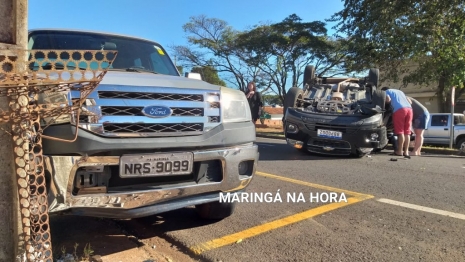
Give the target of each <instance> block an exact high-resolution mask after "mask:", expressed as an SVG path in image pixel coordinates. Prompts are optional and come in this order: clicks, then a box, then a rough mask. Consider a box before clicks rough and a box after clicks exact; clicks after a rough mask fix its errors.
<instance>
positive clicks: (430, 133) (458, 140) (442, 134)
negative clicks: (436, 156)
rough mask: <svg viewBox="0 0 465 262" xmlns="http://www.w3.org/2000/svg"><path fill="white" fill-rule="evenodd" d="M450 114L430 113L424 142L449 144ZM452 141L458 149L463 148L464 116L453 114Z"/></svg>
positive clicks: (464, 137)
mask: <svg viewBox="0 0 465 262" xmlns="http://www.w3.org/2000/svg"><path fill="white" fill-rule="evenodd" d="M450 120H451V115H450V114H449V113H434V114H431V115H430V119H429V122H428V126H427V129H426V130H425V133H424V135H423V136H424V144H432V145H449V143H450V130H451V124H452V123H451V121H450ZM453 128H454V142H453V144H454V145H455V146H456V147H457V148H458V149H460V150H465V116H464V115H463V114H454V127H453Z"/></svg>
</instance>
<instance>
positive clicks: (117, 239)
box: [50, 207, 218, 258]
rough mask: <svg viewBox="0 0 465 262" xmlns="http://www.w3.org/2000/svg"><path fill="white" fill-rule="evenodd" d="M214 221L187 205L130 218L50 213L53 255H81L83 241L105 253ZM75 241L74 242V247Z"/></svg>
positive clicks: (124, 249)
mask: <svg viewBox="0 0 465 262" xmlns="http://www.w3.org/2000/svg"><path fill="white" fill-rule="evenodd" d="M215 222H218V220H204V219H201V218H200V217H198V215H197V213H196V212H195V209H194V208H193V207H188V208H183V209H179V210H175V211H170V212H166V213H163V214H159V215H153V216H148V217H144V218H138V219H132V220H131V219H128V220H113V219H106V218H94V217H84V216H72V215H66V216H51V217H50V229H51V234H52V236H53V237H52V248H53V254H54V258H60V257H62V255H66V254H74V253H76V255H77V256H78V257H79V258H81V257H83V255H84V247H85V246H86V245H87V244H90V247H91V249H92V250H93V251H94V254H95V255H100V256H108V255H113V254H117V253H121V252H123V251H127V250H131V249H137V248H139V247H142V246H144V245H146V244H144V242H143V241H141V240H147V239H151V238H163V239H166V233H167V232H170V231H177V230H183V229H190V228H195V227H201V226H206V225H209V224H212V223H215ZM166 240H167V241H168V242H169V243H171V245H175V246H177V247H178V248H179V249H181V250H180V251H181V252H183V253H184V254H189V255H190V256H191V257H195V256H194V255H193V254H190V251H189V250H188V249H187V248H183V245H181V244H180V243H176V242H175V241H174V240H173V241H172V240H170V239H166ZM76 244H77V245H78V246H77V248H76V250H75V245H76ZM183 249H184V250H183Z"/></svg>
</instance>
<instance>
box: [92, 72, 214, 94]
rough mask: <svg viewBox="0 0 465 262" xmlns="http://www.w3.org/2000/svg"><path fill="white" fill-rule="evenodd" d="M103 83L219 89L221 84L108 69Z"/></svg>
mask: <svg viewBox="0 0 465 262" xmlns="http://www.w3.org/2000/svg"><path fill="white" fill-rule="evenodd" d="M100 84H101V85H125V86H160V87H176V88H190V89H203V90H214V91H219V90H220V86H217V85H212V84H209V83H207V82H205V81H201V80H197V79H191V78H187V77H182V76H170V75H162V74H153V73H145V72H140V73H138V72H120V71H108V72H107V73H106V75H105V76H104V77H103V79H102V81H101V82H100Z"/></svg>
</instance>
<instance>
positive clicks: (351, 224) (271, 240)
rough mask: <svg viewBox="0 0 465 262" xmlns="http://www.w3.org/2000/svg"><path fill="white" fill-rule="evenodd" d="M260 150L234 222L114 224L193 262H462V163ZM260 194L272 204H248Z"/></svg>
mask: <svg viewBox="0 0 465 262" xmlns="http://www.w3.org/2000/svg"><path fill="white" fill-rule="evenodd" d="M257 144H258V145H259V149H260V162H259V166H258V172H257V174H256V176H255V178H254V180H253V182H252V183H251V185H250V186H249V187H248V190H247V193H248V195H247V196H249V198H248V199H249V202H248V203H247V202H242V203H238V205H237V208H236V212H235V213H234V215H233V216H231V217H229V218H226V219H224V220H221V221H213V222H206V221H203V220H200V219H199V218H198V217H197V216H196V214H195V212H194V209H193V208H185V209H181V210H177V211H172V212H168V213H165V214H160V215H156V216H151V217H146V218H141V219H134V220H124V221H116V222H115V223H117V224H118V226H119V227H121V228H123V229H124V230H125V232H130V234H129V235H133V236H135V238H136V239H137V240H138V241H142V242H143V241H147V240H150V239H153V238H154V237H160V236H161V237H163V238H165V239H166V240H167V241H168V242H169V243H171V244H172V245H174V246H177V247H179V248H180V250H181V251H182V252H184V253H186V254H188V255H189V256H190V258H191V259H192V260H197V261H223V262H226V261H454V262H457V261H465V194H464V192H465V183H464V182H465V176H464V175H465V169H464V168H465V159H464V157H457V156H445V155H428V154H425V155H423V156H421V157H412V159H409V160H404V159H403V158H398V159H397V160H398V161H390V160H391V158H392V156H389V155H388V154H387V153H389V152H382V153H379V154H374V155H370V156H369V157H363V158H361V159H357V158H341V157H337V158H335V157H321V156H315V155H309V154H306V153H302V152H299V151H297V150H296V149H293V148H291V147H290V146H287V145H286V144H285V143H284V141H282V140H273V139H261V138H259V139H258V141H257ZM278 190H279V191H278ZM277 192H279V193H280V196H281V200H282V202H279V201H277V200H278V199H275V197H276V193H277ZM265 193H269V194H268V195H267V196H270V195H272V196H273V199H272V200H271V201H268V202H267V201H266V197H265V198H264V199H263V201H260V199H255V201H253V200H254V199H252V198H251V197H250V196H254V195H260V194H262V195H264V194H265ZM288 194H290V195H294V194H295V196H296V199H295V202H293V201H292V200H291V199H288V198H287V195H288ZM299 194H302V196H303V198H302V199H303V200H304V201H300V202H298V201H297V199H298V198H297V196H298V195H299ZM317 194H318V195H317ZM264 196H265V195H264ZM310 196H313V198H310ZM316 196H318V198H317V197H316ZM326 196H333V198H332V199H329V200H332V201H326V200H327V199H326ZM302 199H301V200H302ZM311 199H312V200H313V201H310V200H311ZM345 200H347V201H345ZM184 259H185V258H183V260H184Z"/></svg>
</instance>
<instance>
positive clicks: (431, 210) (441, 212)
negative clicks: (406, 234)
mask: <svg viewBox="0 0 465 262" xmlns="http://www.w3.org/2000/svg"><path fill="white" fill-rule="evenodd" d="M376 200H377V201H379V202H381V203H386V204H391V205H395V206H401V207H406V208H410V209H415V210H419V211H424V212H428V213H433V214H437V215H443V216H447V217H453V218H458V219H462V220H465V215H464V214H460V213H454V212H449V211H445V210H441V209H435V208H430V207H425V206H419V205H414V204H409V203H405V202H399V201H395V200H391V199H385V198H379V199H376Z"/></svg>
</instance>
